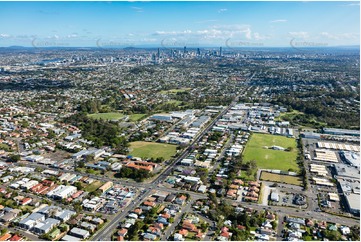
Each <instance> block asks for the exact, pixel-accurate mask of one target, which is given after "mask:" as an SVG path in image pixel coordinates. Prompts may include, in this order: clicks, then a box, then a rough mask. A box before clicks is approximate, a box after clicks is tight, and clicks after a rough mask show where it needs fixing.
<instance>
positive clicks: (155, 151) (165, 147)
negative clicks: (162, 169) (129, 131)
mask: <svg viewBox="0 0 361 242" xmlns="http://www.w3.org/2000/svg"><path fill="white" fill-rule="evenodd" d="M176 148H177V146H176V145H170V144H161V143H153V142H144V141H136V142H131V143H130V152H129V155H132V156H135V157H140V158H158V157H163V158H164V159H165V160H169V159H170V158H171V157H172V156H173V155H174V154H175V153H176Z"/></svg>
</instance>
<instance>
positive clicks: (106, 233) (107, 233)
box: [91, 97, 237, 240]
mask: <svg viewBox="0 0 361 242" xmlns="http://www.w3.org/2000/svg"><path fill="white" fill-rule="evenodd" d="M236 100H237V97H236V98H235V100H234V101H233V102H232V103H231V104H230V105H229V106H227V107H226V108H225V109H224V110H223V111H221V112H220V113H219V114H218V115H217V116H216V117H215V118H214V119H213V120H212V121H211V122H210V123H209V124H208V125H207V126H206V127H205V128H204V129H203V130H202V131H201V132H200V133H199V134H198V135H197V136H196V138H195V139H194V140H193V142H192V143H191V144H190V145H189V146H188V147H189V148H186V149H184V150H183V151H182V152H181V154H180V155H179V156H178V157H177V158H176V159H174V160H173V161H172V162H171V163H170V164H169V166H168V167H167V168H166V169H164V170H163V171H161V173H160V174H159V175H158V177H157V178H155V179H154V180H153V181H152V182H151V183H149V184H139V183H133V182H132V183H130V182H128V183H126V184H127V185H131V184H132V185H133V186H137V187H143V188H144V187H145V188H146V190H145V191H146V192H143V193H142V194H141V195H140V197H138V198H134V199H135V201H133V202H132V203H131V204H129V205H128V206H127V207H126V208H125V209H124V210H123V211H121V212H119V213H118V214H116V215H115V217H114V218H113V219H112V220H111V221H110V222H109V223H108V224H106V226H104V227H103V228H102V229H100V230H99V231H98V232H97V233H96V234H95V235H94V236H93V237H92V238H91V239H92V240H111V235H112V232H113V230H114V229H115V228H116V227H117V225H118V223H119V222H120V221H122V220H123V219H124V218H125V217H126V215H127V214H128V212H129V211H131V210H133V209H135V208H136V207H137V206H139V204H141V202H142V201H143V199H144V198H146V197H147V196H149V195H150V194H151V191H152V188H155V189H157V190H167V191H169V192H174V191H175V189H167V188H162V187H157V184H160V183H162V182H163V181H164V180H165V179H166V178H167V176H168V175H169V174H170V173H171V171H172V169H173V168H174V166H175V165H176V164H177V163H178V162H180V161H181V160H182V159H184V158H185V157H187V156H188V155H189V154H190V152H191V151H192V150H191V149H190V148H191V147H193V146H194V145H195V144H196V143H197V142H198V141H199V140H200V139H201V138H202V137H203V135H204V134H205V133H207V132H208V131H209V130H210V129H211V128H212V127H213V125H214V124H215V123H216V122H217V121H218V120H219V119H220V118H221V117H222V116H223V115H224V114H226V113H227V112H228V110H229V109H230V108H231V107H233V106H234V105H235V104H236ZM98 179H100V180H101V179H102V178H98ZM103 179H104V180H113V181H114V179H109V178H103ZM117 183H120V182H118V181H117ZM147 188H148V189H147ZM182 192H183V191H182ZM186 192H187V193H189V194H191V195H193V196H194V197H195V198H197V197H198V199H199V198H207V196H205V195H201V194H196V193H191V192H188V191H186ZM188 206H190V205H188ZM170 232H172V231H171V230H169V232H168V234H169V233H170Z"/></svg>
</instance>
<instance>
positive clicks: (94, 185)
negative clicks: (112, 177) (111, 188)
mask: <svg viewBox="0 0 361 242" xmlns="http://www.w3.org/2000/svg"><path fill="white" fill-rule="evenodd" d="M101 185H103V183H102V182H101V181H94V182H92V183H91V184H89V185H88V186H87V187H85V189H84V190H85V191H86V192H93V191H95V190H97V189H98V188H99V187H100V186H101Z"/></svg>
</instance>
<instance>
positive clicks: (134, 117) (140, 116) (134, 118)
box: [129, 113, 147, 122]
mask: <svg viewBox="0 0 361 242" xmlns="http://www.w3.org/2000/svg"><path fill="white" fill-rule="evenodd" d="M146 116H147V115H146V114H144V113H139V114H131V115H129V120H130V121H132V122H136V121H139V120H141V119H143V118H144V117H146Z"/></svg>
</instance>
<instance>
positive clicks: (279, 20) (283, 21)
mask: <svg viewBox="0 0 361 242" xmlns="http://www.w3.org/2000/svg"><path fill="white" fill-rule="evenodd" d="M285 22H287V19H276V20H272V21H270V23H285Z"/></svg>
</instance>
